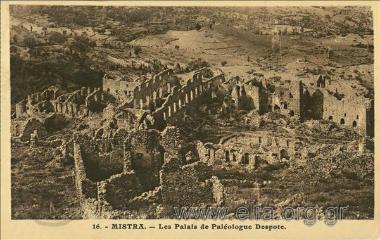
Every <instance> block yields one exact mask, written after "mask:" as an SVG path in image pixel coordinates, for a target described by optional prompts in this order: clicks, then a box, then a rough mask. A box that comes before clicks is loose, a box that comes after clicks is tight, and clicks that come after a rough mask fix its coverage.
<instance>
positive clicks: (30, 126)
mask: <svg viewBox="0 0 380 240" xmlns="http://www.w3.org/2000/svg"><path fill="white" fill-rule="evenodd" d="M11 125H12V126H11V127H12V130H11V132H12V136H13V137H18V138H19V139H20V140H21V141H29V140H30V134H32V133H34V131H37V134H38V137H44V136H47V134H48V133H47V131H46V128H45V126H44V124H43V123H42V121H40V120H39V119H37V118H29V119H27V120H21V121H17V120H14V121H13V122H12V124H11Z"/></svg>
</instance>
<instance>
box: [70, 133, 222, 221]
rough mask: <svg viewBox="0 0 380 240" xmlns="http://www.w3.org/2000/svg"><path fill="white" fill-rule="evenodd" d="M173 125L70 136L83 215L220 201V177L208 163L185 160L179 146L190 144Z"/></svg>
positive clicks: (144, 214)
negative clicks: (112, 135) (115, 134)
mask: <svg viewBox="0 0 380 240" xmlns="http://www.w3.org/2000/svg"><path fill="white" fill-rule="evenodd" d="M178 131H179V130H178V129H177V128H175V127H168V128H167V129H165V131H163V132H162V133H160V132H158V131H156V130H137V131H132V132H129V133H128V134H126V135H124V136H120V137H119V138H118V139H116V138H113V139H101V140H100V139H86V137H85V136H75V138H74V149H73V151H74V153H73V155H74V162H75V179H76V181H75V182H76V188H77V191H78V193H79V198H80V202H81V211H82V215H83V217H84V218H134V217H138V218H158V217H162V216H163V217H170V216H173V214H174V213H173V212H172V211H173V210H172V208H167V207H165V206H179V207H180V206H183V204H186V206H189V204H190V205H191V206H202V205H204V206H206V205H215V206H216V205H218V204H220V203H221V202H222V198H223V191H222V190H221V189H223V187H222V186H221V183H220V182H219V181H218V179H217V178H216V177H215V176H212V171H211V170H212V169H211V167H210V166H208V165H207V164H205V163H203V162H201V161H199V160H198V159H193V160H194V161H193V162H191V163H189V162H187V161H186V158H185V157H184V156H185V154H184V152H186V151H187V150H189V149H191V146H186V144H185V143H186V141H184V140H183V139H179V138H178V136H179V134H178ZM184 198H186V201H185V199H184ZM148 213H149V215H148Z"/></svg>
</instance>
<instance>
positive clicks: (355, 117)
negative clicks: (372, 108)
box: [323, 94, 367, 134]
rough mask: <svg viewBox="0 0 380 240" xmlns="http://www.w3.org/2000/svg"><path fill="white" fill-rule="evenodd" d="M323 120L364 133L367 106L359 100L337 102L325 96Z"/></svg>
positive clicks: (330, 96) (331, 96)
mask: <svg viewBox="0 0 380 240" xmlns="http://www.w3.org/2000/svg"><path fill="white" fill-rule="evenodd" d="M323 108H324V112H323V118H324V119H326V120H330V121H334V122H336V123H337V124H341V125H344V126H348V127H351V128H353V129H357V130H359V131H360V132H361V133H362V134H365V133H366V126H367V119H366V117H367V105H366V102H364V101H361V100H360V99H359V100H358V99H345V98H343V99H342V100H338V99H337V98H336V97H334V96H333V95H331V94H327V95H326V96H325V101H324V106H323Z"/></svg>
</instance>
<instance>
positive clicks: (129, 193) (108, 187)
mask: <svg viewBox="0 0 380 240" xmlns="http://www.w3.org/2000/svg"><path fill="white" fill-rule="evenodd" d="M143 192H144V191H143V187H142V186H141V184H140V181H139V179H138V178H137V176H136V174H135V173H134V172H133V171H132V172H125V173H120V174H116V175H113V176H111V177H110V178H108V179H106V180H104V181H101V182H100V183H99V189H98V193H99V200H100V201H106V202H108V203H109V204H110V205H111V206H112V208H113V209H121V210H122V209H126V208H127V207H128V206H127V205H126V203H127V202H128V201H129V200H131V199H133V198H134V197H136V196H139V195H140V194H141V193H143Z"/></svg>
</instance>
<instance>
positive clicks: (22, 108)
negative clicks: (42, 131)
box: [16, 87, 104, 118]
mask: <svg viewBox="0 0 380 240" xmlns="http://www.w3.org/2000/svg"><path fill="white" fill-rule="evenodd" d="M103 99H104V96H103V93H102V92H101V90H100V89H99V88H96V89H94V90H92V88H90V87H88V88H86V87H82V88H81V89H78V90H75V91H73V92H71V93H66V94H61V95H59V92H58V90H57V89H55V88H53V87H50V88H48V89H46V90H44V91H43V92H37V93H34V94H31V95H28V98H27V100H23V101H20V102H19V103H17V104H16V118H19V117H26V116H39V115H41V114H46V113H52V112H55V113H60V114H64V115H65V116H70V117H78V116H87V115H88V114H89V113H91V112H97V111H99V110H101V109H102V107H103V105H102V101H103Z"/></svg>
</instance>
